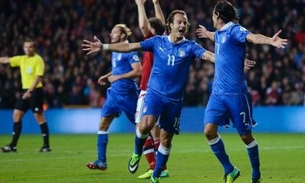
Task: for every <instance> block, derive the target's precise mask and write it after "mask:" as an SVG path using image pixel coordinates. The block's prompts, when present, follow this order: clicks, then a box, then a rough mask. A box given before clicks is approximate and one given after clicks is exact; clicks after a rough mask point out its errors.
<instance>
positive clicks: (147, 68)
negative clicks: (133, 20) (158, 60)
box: [140, 32, 154, 90]
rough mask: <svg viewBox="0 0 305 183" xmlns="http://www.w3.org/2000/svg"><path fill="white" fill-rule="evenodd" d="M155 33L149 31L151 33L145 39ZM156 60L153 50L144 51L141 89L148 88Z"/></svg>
mask: <svg viewBox="0 0 305 183" xmlns="http://www.w3.org/2000/svg"><path fill="white" fill-rule="evenodd" d="M153 36H154V35H153V34H152V33H151V32H149V34H148V35H147V36H146V37H144V40H145V39H148V38H151V37H153ZM153 62H154V55H153V53H152V52H148V51H145V52H144V53H143V58H142V75H141V83H140V89H141V90H146V89H147V83H148V79H149V76H150V72H151V68H152V65H153Z"/></svg>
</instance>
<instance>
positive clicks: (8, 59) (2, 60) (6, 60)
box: [0, 57, 10, 64]
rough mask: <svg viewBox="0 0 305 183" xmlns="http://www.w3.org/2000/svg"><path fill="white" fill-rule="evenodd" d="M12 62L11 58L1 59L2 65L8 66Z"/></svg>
mask: <svg viewBox="0 0 305 183" xmlns="http://www.w3.org/2000/svg"><path fill="white" fill-rule="evenodd" d="M9 62H10V58H9V57H0V63H1V64H8V63H9Z"/></svg>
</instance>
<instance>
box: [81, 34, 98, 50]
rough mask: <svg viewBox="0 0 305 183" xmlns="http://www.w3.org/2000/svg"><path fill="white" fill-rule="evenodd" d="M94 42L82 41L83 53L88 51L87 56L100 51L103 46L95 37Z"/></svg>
mask: <svg viewBox="0 0 305 183" xmlns="http://www.w3.org/2000/svg"><path fill="white" fill-rule="evenodd" d="M93 39H94V42H92V41H89V40H86V39H85V40H84V43H83V44H82V47H83V51H88V53H87V55H90V54H91V53H96V52H99V51H101V50H102V47H103V44H102V42H101V41H100V40H99V39H98V38H97V37H96V36H94V37H93Z"/></svg>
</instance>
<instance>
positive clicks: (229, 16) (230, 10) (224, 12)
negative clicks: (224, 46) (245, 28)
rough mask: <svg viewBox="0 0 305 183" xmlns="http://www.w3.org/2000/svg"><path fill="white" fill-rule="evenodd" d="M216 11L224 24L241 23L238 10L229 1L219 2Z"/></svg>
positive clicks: (221, 0)
mask: <svg viewBox="0 0 305 183" xmlns="http://www.w3.org/2000/svg"><path fill="white" fill-rule="evenodd" d="M214 11H215V13H218V15H219V17H220V18H221V19H222V20H223V21H224V23H228V22H231V21H232V22H238V21H239V17H238V15H237V11H236V8H235V7H234V6H233V5H232V4H231V3H230V2H228V1H227V0H219V1H218V2H217V4H216V5H215V7H214Z"/></svg>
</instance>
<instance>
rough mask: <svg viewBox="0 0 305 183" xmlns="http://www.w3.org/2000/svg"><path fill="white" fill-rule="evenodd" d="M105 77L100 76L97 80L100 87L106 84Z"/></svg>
mask: <svg viewBox="0 0 305 183" xmlns="http://www.w3.org/2000/svg"><path fill="white" fill-rule="evenodd" d="M106 78H107V77H105V76H101V77H100V78H99V79H98V81H97V82H98V84H100V85H106V84H107V82H106V81H105V79H106Z"/></svg>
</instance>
